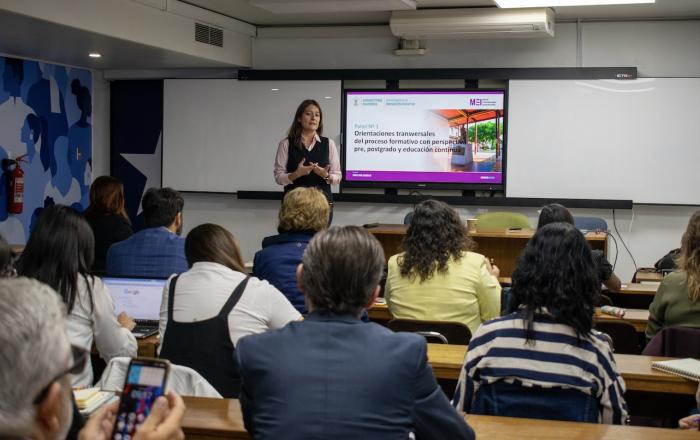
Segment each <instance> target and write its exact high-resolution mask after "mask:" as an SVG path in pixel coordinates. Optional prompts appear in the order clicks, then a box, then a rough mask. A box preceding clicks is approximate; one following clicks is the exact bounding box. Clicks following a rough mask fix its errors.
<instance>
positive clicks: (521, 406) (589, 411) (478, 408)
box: [468, 380, 599, 423]
mask: <svg viewBox="0 0 700 440" xmlns="http://www.w3.org/2000/svg"><path fill="white" fill-rule="evenodd" d="M468 412H469V413H470V414H483V415H489V416H502V417H520V418H528V419H545V420H565V421H570V422H588V423H598V417H599V411H598V400H597V399H596V398H595V397H593V396H590V395H588V394H586V393H583V392H581V391H578V390H573V389H564V388H544V387H525V386H522V385H520V384H519V383H518V382H517V381H516V382H514V383H507V382H505V381H502V380H500V381H497V382H494V383H492V384H484V383H482V384H481V385H480V386H479V389H478V390H477V392H476V396H475V397H474V402H473V403H472V405H471V408H470V410H469V411H468Z"/></svg>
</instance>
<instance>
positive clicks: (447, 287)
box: [384, 200, 501, 333]
mask: <svg viewBox="0 0 700 440" xmlns="http://www.w3.org/2000/svg"><path fill="white" fill-rule="evenodd" d="M472 248H473V243H472V241H471V239H470V238H469V237H468V236H467V232H466V228H465V227H464V224H462V221H461V220H460V218H459V215H458V214H457V212H456V211H455V210H454V209H452V208H450V207H449V206H448V205H447V204H445V203H443V202H439V201H437V200H426V201H424V202H421V203H419V204H418V205H416V208H415V210H414V214H413V219H412V220H411V225H410V226H409V227H408V231H407V232H406V237H405V238H404V241H403V249H404V252H403V253H401V254H398V255H394V256H392V257H391V258H389V263H388V266H389V269H388V270H389V272H388V276H387V280H386V287H385V293H384V297H385V298H386V302H387V304H388V305H389V310H390V311H391V313H392V315H393V316H394V317H395V318H403V319H417V320H424V321H452V322H461V323H463V324H465V325H467V326H468V327H469V330H471V332H472V333H474V332H475V331H476V329H477V328H478V327H479V325H480V324H481V323H482V322H483V321H486V320H488V319H492V318H495V317H497V316H498V315H499V312H500V310H501V286H500V284H499V283H498V278H497V277H498V268H497V267H496V266H491V264H490V263H489V261H488V260H487V259H486V258H485V257H484V256H483V255H481V254H477V253H474V252H471V249H472Z"/></svg>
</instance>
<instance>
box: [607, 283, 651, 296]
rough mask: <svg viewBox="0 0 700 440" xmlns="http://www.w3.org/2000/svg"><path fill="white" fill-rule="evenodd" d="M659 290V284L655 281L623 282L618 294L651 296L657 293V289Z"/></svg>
mask: <svg viewBox="0 0 700 440" xmlns="http://www.w3.org/2000/svg"><path fill="white" fill-rule="evenodd" d="M657 290H659V285H658V284H653V283H627V284H623V285H622V288H621V289H620V291H619V292H616V293H617V294H618V295H642V296H651V297H653V296H654V295H656V291H657Z"/></svg>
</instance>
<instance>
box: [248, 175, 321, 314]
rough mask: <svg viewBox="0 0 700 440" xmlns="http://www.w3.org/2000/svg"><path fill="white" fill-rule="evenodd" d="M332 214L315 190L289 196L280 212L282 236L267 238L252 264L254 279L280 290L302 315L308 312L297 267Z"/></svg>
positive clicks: (289, 193)
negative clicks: (298, 283)
mask: <svg viewBox="0 0 700 440" xmlns="http://www.w3.org/2000/svg"><path fill="white" fill-rule="evenodd" d="M329 212H330V207H329V206H328V201H327V200H326V197H325V196H324V195H323V193H322V192H321V191H319V190H318V189H316V188H296V189H293V190H292V191H290V192H288V193H287V194H286V195H285V196H284V200H282V207H281V208H280V212H279V226H278V227H277V232H279V234H278V235H273V236H271V237H265V239H263V242H262V250H259V251H258V252H257V253H256V254H255V259H254V260H253V275H255V276H256V277H258V278H260V279H261V280H267V281H269V282H270V284H272V285H273V286H275V287H276V288H278V289H279V290H280V292H282V293H283V294H284V296H286V297H287V299H289V301H290V302H291V303H292V305H293V306H294V308H296V309H297V310H298V311H299V312H300V313H303V314H306V312H307V310H306V304H305V303H304V294H302V293H301V292H300V291H299V288H298V287H297V280H296V270H297V266H298V265H299V263H301V257H302V255H303V254H304V250H305V249H306V246H307V245H308V244H309V240H311V237H313V235H314V234H315V233H316V232H318V231H320V230H321V229H324V228H325V227H326V226H327V225H328V213H329Z"/></svg>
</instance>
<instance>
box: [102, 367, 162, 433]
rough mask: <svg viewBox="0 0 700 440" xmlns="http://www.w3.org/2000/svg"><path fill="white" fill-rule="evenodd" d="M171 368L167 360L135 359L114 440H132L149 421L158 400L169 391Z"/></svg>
mask: <svg viewBox="0 0 700 440" xmlns="http://www.w3.org/2000/svg"><path fill="white" fill-rule="evenodd" d="M169 369H170V365H169V364H168V361H166V360H158V359H132V360H131V363H130V364H129V369H128V371H127V373H126V380H125V381H124V388H123V391H122V398H121V401H120V403H119V411H118V412H117V420H116V421H115V423H114V433H113V434H112V438H113V439H114V440H131V439H132V438H133V437H134V434H136V428H138V426H139V425H141V423H143V421H144V420H146V417H148V414H149V413H150V412H151V407H152V406H153V403H154V402H155V400H156V399H157V398H158V396H162V395H163V394H164V393H165V384H166V381H167V378H168V371H169Z"/></svg>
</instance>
